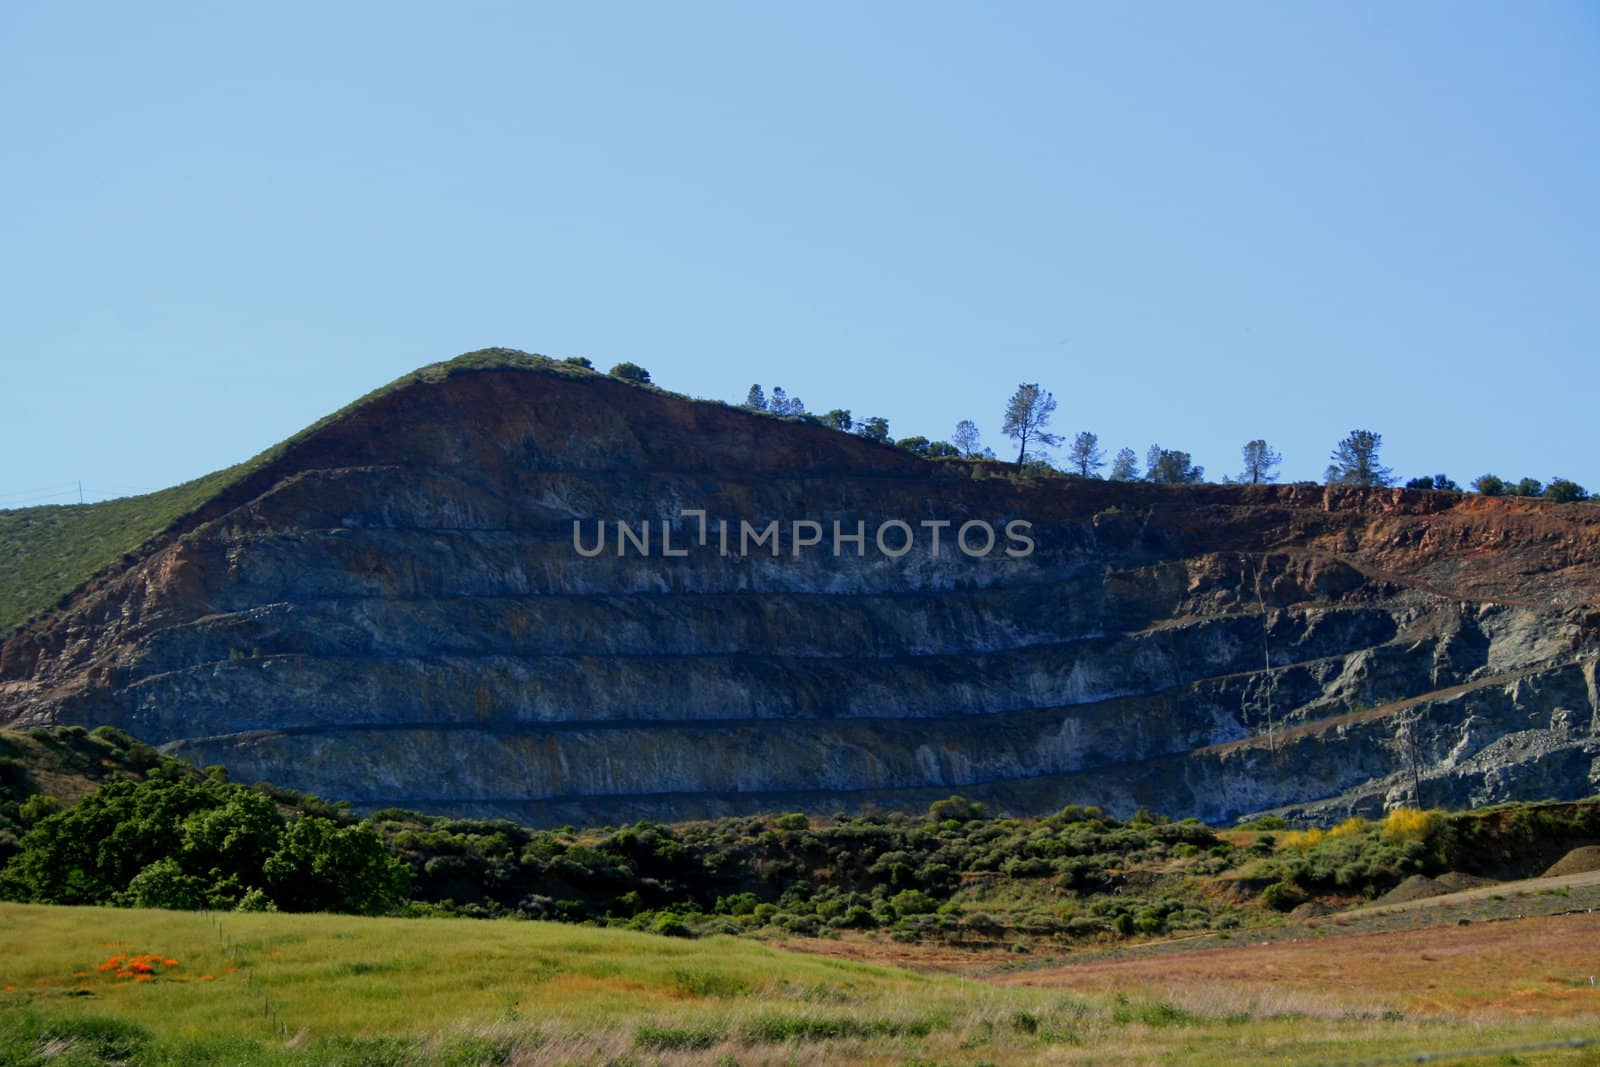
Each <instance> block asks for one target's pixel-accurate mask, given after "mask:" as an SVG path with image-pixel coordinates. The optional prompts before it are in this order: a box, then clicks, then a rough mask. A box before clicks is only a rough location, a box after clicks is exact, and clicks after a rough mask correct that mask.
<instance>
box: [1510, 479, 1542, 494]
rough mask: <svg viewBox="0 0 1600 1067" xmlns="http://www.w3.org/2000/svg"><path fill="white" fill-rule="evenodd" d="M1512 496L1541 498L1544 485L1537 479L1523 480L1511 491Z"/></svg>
mask: <svg viewBox="0 0 1600 1067" xmlns="http://www.w3.org/2000/svg"><path fill="white" fill-rule="evenodd" d="M1511 495H1512V496H1543V495H1544V483H1543V482H1541V481H1540V480H1539V479H1537V478H1524V479H1522V480H1521V481H1520V482H1518V483H1517V484H1516V487H1515V488H1514V489H1512V490H1511Z"/></svg>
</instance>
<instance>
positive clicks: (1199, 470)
mask: <svg viewBox="0 0 1600 1067" xmlns="http://www.w3.org/2000/svg"><path fill="white" fill-rule="evenodd" d="M1144 462H1145V472H1144V477H1145V480H1146V481H1149V482H1154V483H1156V484H1157V485H1192V484H1193V483H1195V482H1200V481H1204V480H1205V476H1206V469H1205V468H1204V467H1197V466H1195V464H1194V461H1193V459H1192V458H1191V457H1190V455H1189V453H1187V452H1181V451H1179V450H1178V449H1175V448H1162V447H1161V446H1160V445H1151V446H1150V451H1148V452H1147V453H1145V460H1144Z"/></svg>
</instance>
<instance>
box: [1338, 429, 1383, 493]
mask: <svg viewBox="0 0 1600 1067" xmlns="http://www.w3.org/2000/svg"><path fill="white" fill-rule="evenodd" d="M1382 445H1383V435H1382V434H1379V433H1374V432H1372V431H1371V430H1351V431H1350V433H1349V434H1348V435H1347V436H1346V437H1345V439H1344V440H1343V441H1340V442H1339V443H1338V445H1336V446H1335V447H1334V450H1333V453H1332V455H1331V456H1330V457H1329V458H1330V459H1332V460H1333V463H1332V464H1331V465H1330V466H1329V467H1328V470H1327V472H1326V475H1325V477H1326V480H1327V482H1328V484H1329V485H1363V486H1387V485H1393V484H1394V471H1392V470H1390V469H1389V468H1388V467H1385V466H1384V465H1383V464H1381V463H1379V462H1378V450H1379V448H1381V447H1382Z"/></svg>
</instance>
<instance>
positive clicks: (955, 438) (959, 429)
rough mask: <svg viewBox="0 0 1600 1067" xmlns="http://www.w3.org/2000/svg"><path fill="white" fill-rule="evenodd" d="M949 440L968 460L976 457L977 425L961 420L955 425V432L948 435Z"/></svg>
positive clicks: (977, 444) (968, 420) (969, 420)
mask: <svg viewBox="0 0 1600 1067" xmlns="http://www.w3.org/2000/svg"><path fill="white" fill-rule="evenodd" d="M950 440H951V441H952V442H953V443H954V444H955V446H956V447H957V448H959V449H960V450H961V454H962V455H963V456H967V457H969V458H970V457H972V456H976V455H977V454H978V446H979V443H980V441H979V437H978V424H977V423H975V422H973V421H972V420H971V419H962V420H961V421H960V422H958V423H956V432H955V433H953V434H951V435H950Z"/></svg>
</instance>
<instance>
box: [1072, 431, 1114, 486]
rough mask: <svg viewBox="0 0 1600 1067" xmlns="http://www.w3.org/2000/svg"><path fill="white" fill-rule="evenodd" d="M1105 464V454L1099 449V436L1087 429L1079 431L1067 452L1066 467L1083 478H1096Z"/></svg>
mask: <svg viewBox="0 0 1600 1067" xmlns="http://www.w3.org/2000/svg"><path fill="white" fill-rule="evenodd" d="M1105 465H1106V454H1105V453H1104V452H1103V451H1101V449H1100V438H1099V437H1097V436H1095V435H1094V434H1092V433H1090V432H1089V431H1088V430H1082V431H1080V432H1079V433H1078V436H1076V437H1074V438H1073V439H1072V447H1071V449H1070V450H1069V451H1068V452H1067V469H1068V470H1069V471H1072V472H1073V473H1074V474H1077V475H1079V476H1080V477H1083V478H1097V477H1099V474H1098V472H1099V470H1100V468H1101V467H1104V466H1105Z"/></svg>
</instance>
